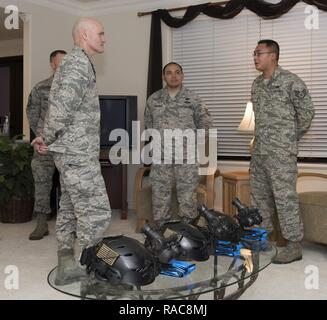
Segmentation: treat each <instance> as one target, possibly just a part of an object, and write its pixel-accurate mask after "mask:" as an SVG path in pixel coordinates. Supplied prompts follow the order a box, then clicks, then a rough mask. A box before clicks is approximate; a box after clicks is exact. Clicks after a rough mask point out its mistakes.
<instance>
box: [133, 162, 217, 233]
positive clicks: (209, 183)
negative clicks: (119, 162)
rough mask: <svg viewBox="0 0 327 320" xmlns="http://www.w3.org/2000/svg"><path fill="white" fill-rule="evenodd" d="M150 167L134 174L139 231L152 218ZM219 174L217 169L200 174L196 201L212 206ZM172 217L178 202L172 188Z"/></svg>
mask: <svg viewBox="0 0 327 320" xmlns="http://www.w3.org/2000/svg"><path fill="white" fill-rule="evenodd" d="M150 170H151V167H142V168H140V169H138V171H137V173H136V175H135V184H134V205H135V213H136V217H137V223H136V232H140V229H141V227H142V226H143V224H144V223H146V222H149V221H152V220H153V213H152V192H151V191H152V188H151V183H150V178H149V174H150ZM219 175H220V172H219V170H218V169H217V170H216V171H215V172H214V173H213V174H209V175H205V176H202V177H201V179H200V183H199V185H198V186H197V201H198V203H203V204H205V205H206V206H207V207H208V208H213V207H214V200H215V178H217V177H218V176H219ZM171 211H172V217H175V218H176V217H177V212H178V202H177V197H176V189H175V188H173V192H172V203H171Z"/></svg>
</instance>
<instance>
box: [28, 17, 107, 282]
mask: <svg viewBox="0 0 327 320" xmlns="http://www.w3.org/2000/svg"><path fill="white" fill-rule="evenodd" d="M73 39H74V44H75V45H74V48H73V50H72V52H71V53H70V54H68V55H67V56H66V57H65V58H64V59H63V61H62V63H61V65H60V67H59V69H58V71H57V73H56V74H55V77H54V80H53V83H52V87H51V91H50V96H49V110H48V113H47V115H46V118H45V125H44V131H43V136H42V137H38V138H36V139H35V140H34V141H33V142H32V144H33V145H34V148H35V149H36V150H37V151H38V152H39V153H40V154H46V153H47V152H48V151H50V152H51V153H52V154H53V159H54V162H55V165H56V167H57V168H58V171H59V173H60V186H61V198H60V209H59V213H58V215H57V223H56V237H57V242H58V268H57V276H56V279H55V283H56V284H57V285H66V284H69V283H71V282H74V281H77V280H79V279H81V277H83V276H84V275H85V272H84V270H83V269H81V268H80V265H79V264H78V263H77V262H76V260H75V254H74V238H75V235H76V236H77V239H78V242H79V245H80V248H81V251H82V250H83V249H85V248H87V247H90V246H92V245H94V244H95V243H96V242H97V241H98V240H99V239H100V238H101V237H102V235H103V232H104V231H105V230H106V229H107V227H108V225H109V222H110V218H111V209H110V204H109V199H108V195H107V191H106V187H105V184H104V181H103V177H102V175H101V168H100V163H99V152H100V137H99V132H100V107H99V97H98V92H97V88H96V75H95V70H94V66H93V64H92V62H91V60H90V58H91V57H92V56H93V55H95V54H100V53H102V52H103V51H104V43H105V40H104V30H103V26H102V25H101V23H100V22H99V21H97V20H95V19H91V18H82V19H79V20H78V21H77V22H76V23H75V25H74V28H73Z"/></svg>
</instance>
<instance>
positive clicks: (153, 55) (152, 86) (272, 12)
mask: <svg viewBox="0 0 327 320" xmlns="http://www.w3.org/2000/svg"><path fill="white" fill-rule="evenodd" d="M300 1H301V0H281V1H280V2H279V3H276V4H272V3H269V2H266V1H263V0H231V1H229V2H228V3H227V4H226V5H225V6H221V5H217V4H215V5H214V6H213V5H212V4H210V3H204V4H200V5H196V6H190V7H188V8H187V10H186V12H185V14H184V16H183V17H182V18H175V17H173V16H171V15H170V13H169V12H168V11H167V10H162V9H160V10H156V11H154V12H152V20H151V35H150V55H149V70H148V88H147V96H148V97H149V96H150V95H151V94H152V93H153V92H155V91H157V90H159V89H161V88H162V78H161V72H162V41H161V25H160V24H161V20H162V21H163V22H164V23H166V24H167V25H168V26H169V27H172V28H180V27H182V26H184V25H186V24H187V23H188V22H190V21H192V20H193V19H195V18H196V17H197V16H198V15H199V14H200V13H203V14H205V15H207V16H209V17H212V18H218V19H231V18H234V17H235V16H237V15H238V14H239V13H240V12H241V11H242V10H243V9H244V8H246V9H248V10H250V11H252V12H254V13H255V14H256V15H258V16H259V17H261V18H263V19H276V18H279V17H280V16H282V15H283V14H285V13H287V12H288V11H289V10H291V9H292V8H293V7H294V6H295V5H296V4H297V3H298V2H300ZM302 2H305V3H307V4H309V5H315V6H316V7H317V8H318V9H320V10H323V11H327V1H325V0H302Z"/></svg>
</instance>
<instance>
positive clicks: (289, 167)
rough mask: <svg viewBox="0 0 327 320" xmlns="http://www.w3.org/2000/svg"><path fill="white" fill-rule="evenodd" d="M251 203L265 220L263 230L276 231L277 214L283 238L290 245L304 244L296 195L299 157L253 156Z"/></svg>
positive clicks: (277, 155) (251, 165) (251, 166)
mask: <svg viewBox="0 0 327 320" xmlns="http://www.w3.org/2000/svg"><path fill="white" fill-rule="evenodd" d="M250 173H251V174H250V189H251V202H252V206H253V207H257V208H259V210H260V213H261V215H262V217H263V222H262V226H263V227H265V228H267V230H268V231H271V230H272V229H273V215H274V214H277V217H278V220H279V223H280V228H281V232H282V235H283V237H284V238H285V239H287V240H290V241H301V240H302V238H303V223H302V219H301V214H300V208H299V199H298V194H297V192H296V181H297V157H296V155H290V154H288V155H279V154H276V155H274V156H271V155H270V156H261V155H253V156H252V159H251V164H250Z"/></svg>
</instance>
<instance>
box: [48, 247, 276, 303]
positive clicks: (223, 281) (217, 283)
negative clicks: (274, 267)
mask: <svg viewBox="0 0 327 320" xmlns="http://www.w3.org/2000/svg"><path fill="white" fill-rule="evenodd" d="M246 253H247V254H246V255H239V256H235V257H229V256H220V255H219V256H210V258H209V260H207V261H203V262H198V261H196V262H193V263H195V265H196V269H195V270H194V271H193V272H191V273H190V274H189V275H187V276H185V277H182V278H176V277H172V276H166V275H162V274H160V275H158V276H157V277H156V279H155V281H154V282H153V283H151V284H149V285H147V286H142V287H136V286H130V285H116V286H113V285H111V284H109V283H107V282H103V281H99V280H96V279H93V278H92V277H90V276H88V277H86V278H85V279H83V280H81V281H78V282H75V283H72V284H69V285H64V286H57V285H55V283H54V279H55V276H56V268H54V269H53V270H51V271H50V273H49V275H48V283H49V285H50V286H51V287H52V288H54V289H55V290H58V291H60V292H62V293H64V294H68V295H71V296H74V297H78V298H81V299H92V300H93V299H96V300H120V299H124V300H168V299H169V300H171V299H189V300H196V299H198V298H199V297H200V296H201V295H204V294H207V293H210V292H211V293H212V298H213V299H214V300H220V299H237V298H238V297H240V296H241V295H242V293H243V292H244V291H245V290H246V289H247V288H248V287H250V286H251V285H252V284H253V283H254V282H255V281H256V279H257V277H258V275H259V272H260V271H262V270H263V269H264V268H266V267H267V266H268V265H269V264H270V263H271V260H272V259H273V258H274V257H275V255H276V248H275V247H274V246H273V245H272V244H271V243H270V242H268V241H252V242H251V243H250V244H248V250H247V252H246ZM210 296H211V295H210ZM204 298H205V299H208V298H207V296H206V297H204ZM210 299H211V298H210Z"/></svg>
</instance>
